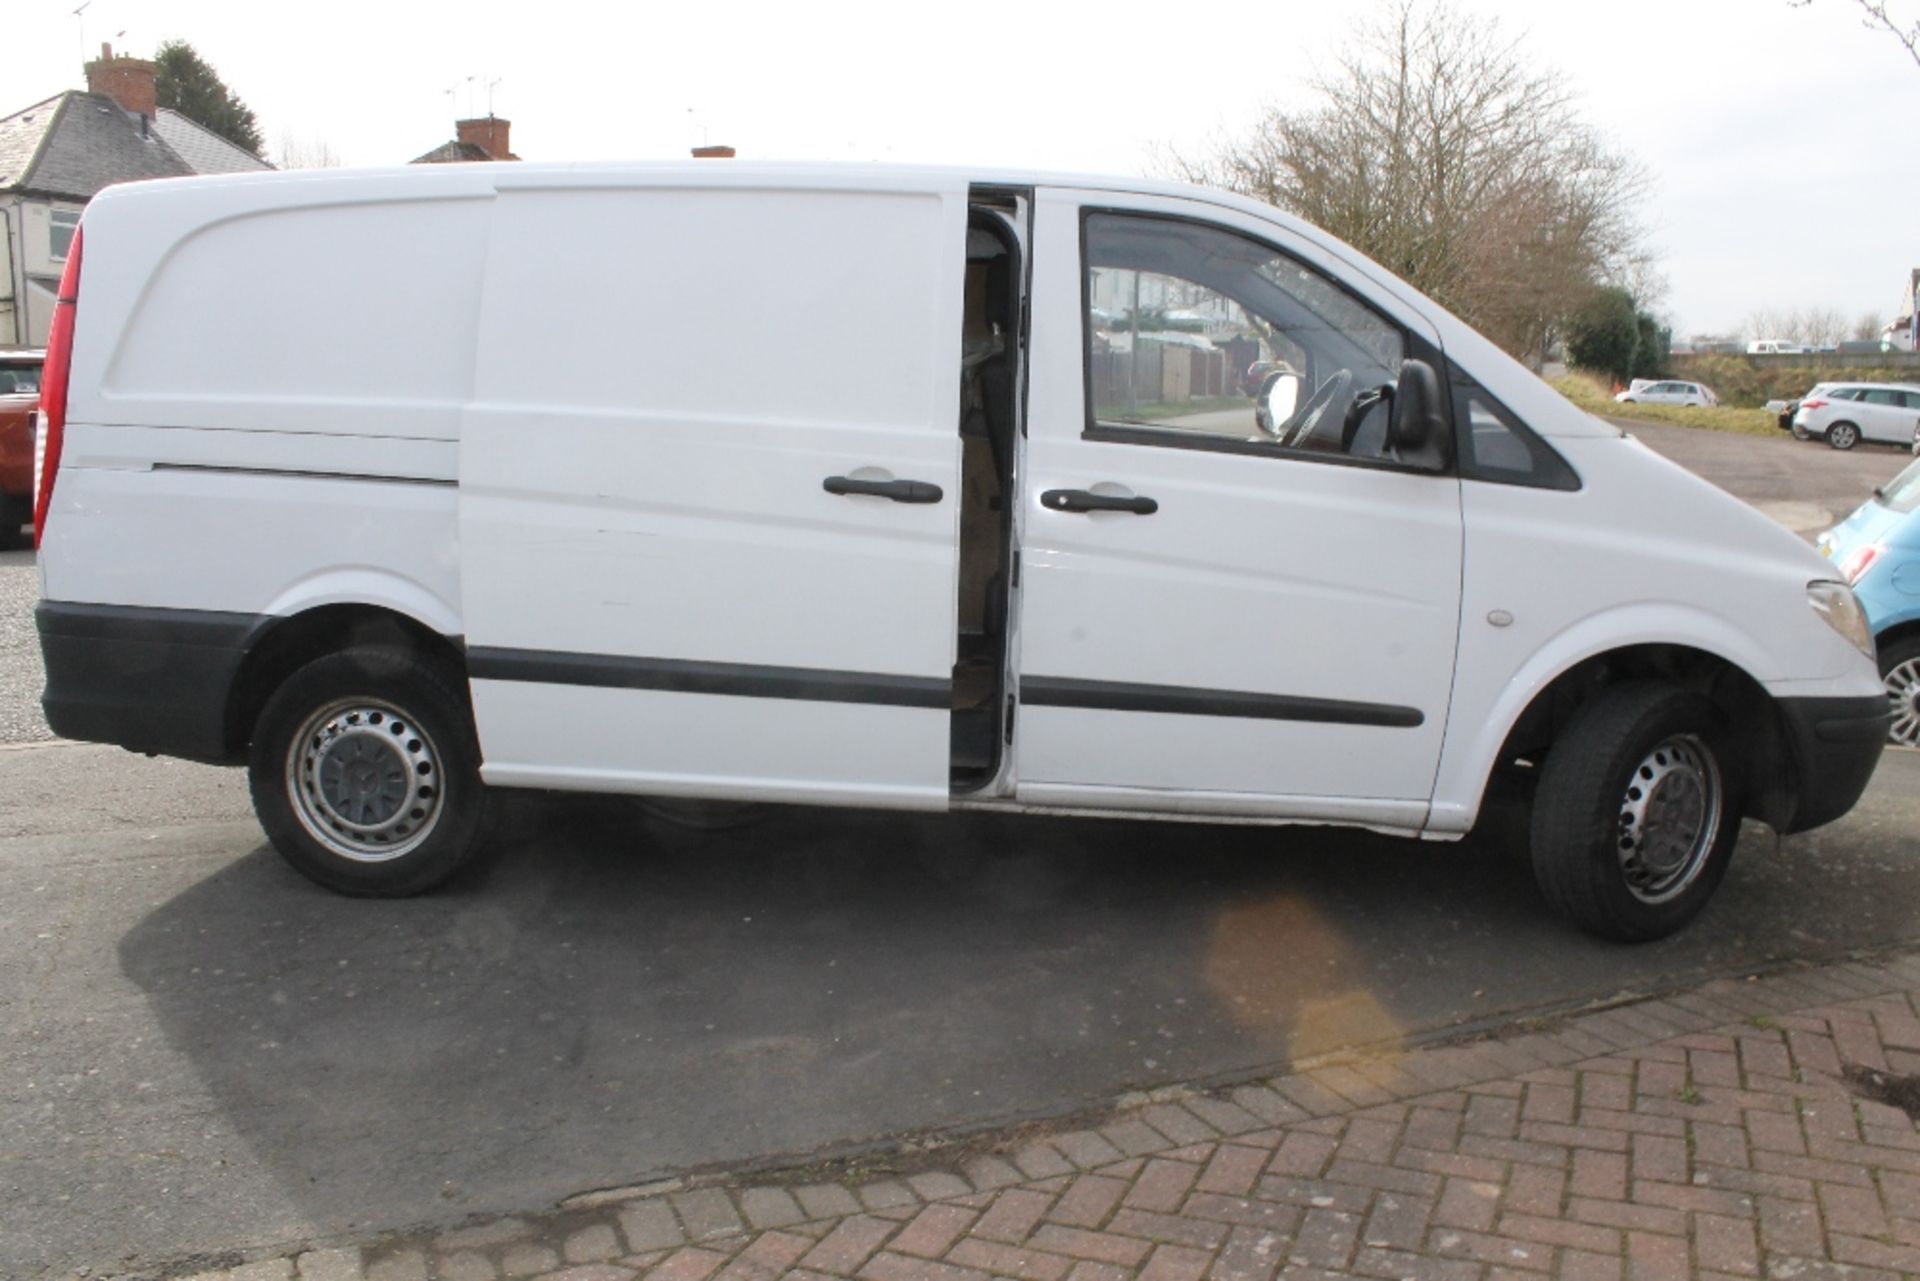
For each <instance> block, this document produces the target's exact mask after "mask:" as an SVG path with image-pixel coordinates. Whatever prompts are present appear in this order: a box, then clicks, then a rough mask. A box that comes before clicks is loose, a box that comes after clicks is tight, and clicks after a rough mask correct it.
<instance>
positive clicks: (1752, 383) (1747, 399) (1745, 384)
mask: <svg viewBox="0 0 1920 1281" xmlns="http://www.w3.org/2000/svg"><path fill="white" fill-rule="evenodd" d="M1673 376H1674V377H1675V378H1686V379H1690V380H1692V381H1693V382H1700V383H1705V384H1706V385H1707V386H1709V387H1711V388H1713V394H1714V395H1716V396H1718V397H1720V403H1721V404H1723V405H1734V406H1739V407H1744V408H1748V409H1757V408H1759V407H1760V406H1762V405H1764V404H1766V403H1767V402H1768V401H1769V400H1798V399H1800V397H1801V396H1803V395H1805V394H1806V391H1807V388H1809V387H1811V386H1813V385H1814V384H1815V383H1822V382H1825V383H1837V382H1860V383H1902V382H1916V381H1920V369H1911V368H1908V369H1891V368H1875V367H1867V366H1862V367H1859V368H1845V367H1835V366H1832V365H1785V364H1774V363H1773V362H1771V361H1769V362H1767V363H1766V364H1764V365H1757V364H1750V363H1748V361H1747V360H1746V359H1745V358H1744V357H1742V356H1676V357H1674V358H1673Z"/></svg>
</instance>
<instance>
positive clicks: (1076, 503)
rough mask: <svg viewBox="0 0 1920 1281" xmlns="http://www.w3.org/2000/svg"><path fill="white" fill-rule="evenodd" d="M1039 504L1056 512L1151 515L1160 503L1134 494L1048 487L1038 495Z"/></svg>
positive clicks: (1157, 509)
mask: <svg viewBox="0 0 1920 1281" xmlns="http://www.w3.org/2000/svg"><path fill="white" fill-rule="evenodd" d="M1040 505H1041V506H1042V507H1045V508H1046V509H1047V510H1049V511H1056V512H1132V513H1133V514H1134V515H1135V516H1151V515H1153V514H1154V513H1155V512H1157V511H1159V510H1160V504H1159V503H1157V502H1155V501H1154V500H1153V499H1151V498H1141V497H1138V496H1136V495H1128V496H1126V497H1124V498H1123V497H1121V496H1120V495H1118V494H1096V493H1094V492H1093V491H1092V490H1090V489H1049V490H1047V491H1046V492H1045V493H1043V494H1041V495H1040Z"/></svg>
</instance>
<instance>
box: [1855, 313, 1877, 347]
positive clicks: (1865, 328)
mask: <svg viewBox="0 0 1920 1281" xmlns="http://www.w3.org/2000/svg"><path fill="white" fill-rule="evenodd" d="M1879 337H1880V313H1878V312H1874V311H1863V312H1861V313H1860V319H1858V320H1856V321H1854V322H1853V339H1854V341H1855V342H1872V341H1874V340H1875V339H1877V338H1879Z"/></svg>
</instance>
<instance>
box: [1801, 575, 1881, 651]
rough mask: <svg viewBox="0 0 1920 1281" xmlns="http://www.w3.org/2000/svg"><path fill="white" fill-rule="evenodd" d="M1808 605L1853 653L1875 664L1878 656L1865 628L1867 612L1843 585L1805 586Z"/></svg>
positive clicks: (1818, 582) (1870, 636)
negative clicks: (1839, 636)
mask: <svg viewBox="0 0 1920 1281" xmlns="http://www.w3.org/2000/svg"><path fill="white" fill-rule="evenodd" d="M1807 604H1809V605H1811V606H1813V612H1814V613H1816V614H1818V615H1820V617H1822V618H1824V619H1826V620H1827V626H1829V627H1831V628H1833V630H1834V631H1836V632H1839V633H1840V634H1841V635H1842V636H1844V637H1846V638H1847V640H1849V641H1850V642H1852V644H1853V647H1854V648H1855V649H1857V650H1859V651H1860V652H1861V653H1862V654H1865V655H1866V656H1867V657H1868V658H1873V659H1876V661H1877V657H1878V656H1877V655H1875V653H1874V652H1873V632H1872V631H1871V630H1869V629H1868V627H1867V612H1866V611H1865V610H1863V609H1861V608H1860V602H1859V601H1858V600H1856V599H1855V598H1854V595H1853V588H1851V587H1849V586H1847V585H1846V584H1845V583H1829V582H1820V581H1816V582H1811V583H1808V584H1807Z"/></svg>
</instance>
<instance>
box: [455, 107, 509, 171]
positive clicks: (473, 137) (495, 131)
mask: <svg viewBox="0 0 1920 1281" xmlns="http://www.w3.org/2000/svg"><path fill="white" fill-rule="evenodd" d="M512 127H513V121H511V120H502V119H501V118H500V117H498V116H480V117H478V118H476V119H473V120H456V121H454V122H453V131H454V137H456V138H458V139H459V140H460V143H461V145H463V146H474V147H479V148H480V149H481V150H482V151H485V152H486V153H487V155H488V156H490V157H492V158H493V159H495V160H517V159H519V157H518V156H516V155H514V154H513V150H512V148H510V147H508V146H507V130H509V129H511V128H512Z"/></svg>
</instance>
